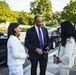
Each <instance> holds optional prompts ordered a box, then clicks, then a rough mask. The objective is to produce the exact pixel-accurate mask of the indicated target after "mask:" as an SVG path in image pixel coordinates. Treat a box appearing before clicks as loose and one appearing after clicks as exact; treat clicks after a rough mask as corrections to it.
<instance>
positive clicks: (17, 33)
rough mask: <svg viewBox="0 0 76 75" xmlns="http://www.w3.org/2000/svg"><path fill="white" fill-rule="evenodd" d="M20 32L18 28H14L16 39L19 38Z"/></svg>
mask: <svg viewBox="0 0 76 75" xmlns="http://www.w3.org/2000/svg"><path fill="white" fill-rule="evenodd" d="M21 31H22V30H21V28H20V26H18V27H16V28H15V32H16V33H15V35H16V36H17V37H18V36H20V33H21Z"/></svg>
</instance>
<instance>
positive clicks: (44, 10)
mask: <svg viewBox="0 0 76 75" xmlns="http://www.w3.org/2000/svg"><path fill="white" fill-rule="evenodd" d="M30 11H31V13H33V14H34V15H41V16H42V18H43V21H44V23H47V22H48V23H50V21H51V20H52V5H51V2H50V0H35V1H33V2H31V3H30Z"/></svg>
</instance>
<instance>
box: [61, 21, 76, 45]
mask: <svg viewBox="0 0 76 75" xmlns="http://www.w3.org/2000/svg"><path fill="white" fill-rule="evenodd" d="M70 37H73V38H74V39H75V41H76V37H75V28H74V26H73V25H72V24H71V23H70V22H69V21H64V22H62V23H61V44H62V46H65V45H66V40H67V38H70Z"/></svg>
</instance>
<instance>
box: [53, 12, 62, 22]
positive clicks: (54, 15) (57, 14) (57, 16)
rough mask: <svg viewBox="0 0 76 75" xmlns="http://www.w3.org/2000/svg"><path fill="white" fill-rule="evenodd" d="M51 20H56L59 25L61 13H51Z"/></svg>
mask: <svg viewBox="0 0 76 75" xmlns="http://www.w3.org/2000/svg"><path fill="white" fill-rule="evenodd" d="M53 19H55V20H57V21H58V23H61V21H62V19H61V12H59V11H56V12H55V13H53Z"/></svg>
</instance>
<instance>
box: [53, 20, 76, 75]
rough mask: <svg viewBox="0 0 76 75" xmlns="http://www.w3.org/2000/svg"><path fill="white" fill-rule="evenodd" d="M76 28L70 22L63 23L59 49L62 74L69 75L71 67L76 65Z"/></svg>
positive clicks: (58, 61)
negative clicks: (75, 60)
mask: <svg viewBox="0 0 76 75" xmlns="http://www.w3.org/2000/svg"><path fill="white" fill-rule="evenodd" d="M75 42H76V38H75V28H74V26H73V25H72V24H71V23H70V22H69V21H65V22H62V23H61V46H60V50H59V60H55V61H54V62H55V63H59V66H60V75H69V72H70V69H71V68H72V66H74V57H75V55H74V51H75Z"/></svg>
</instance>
